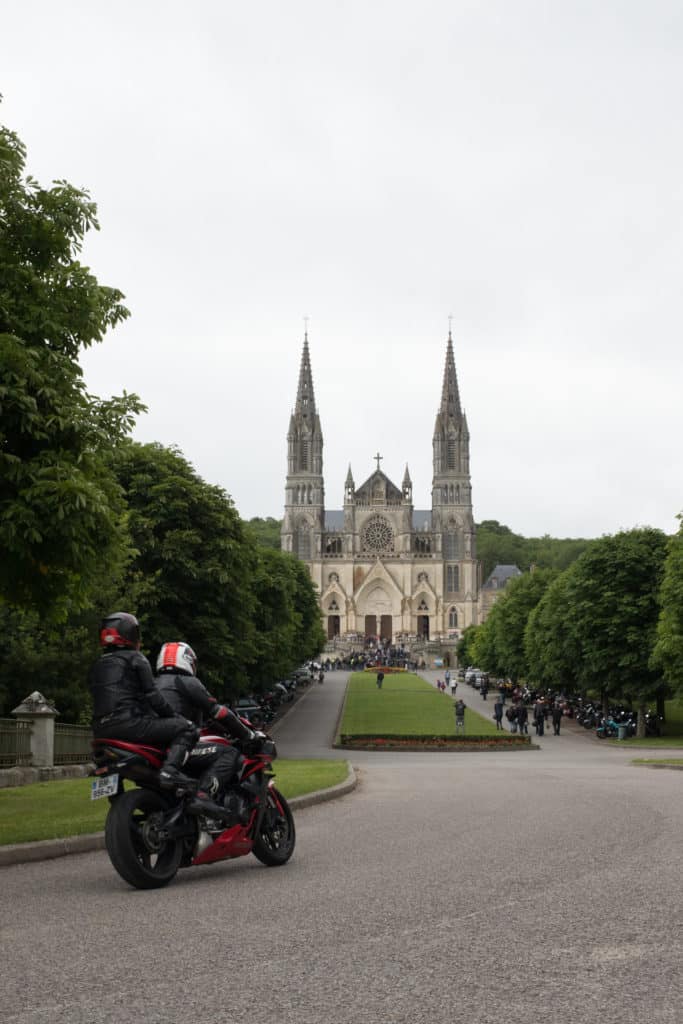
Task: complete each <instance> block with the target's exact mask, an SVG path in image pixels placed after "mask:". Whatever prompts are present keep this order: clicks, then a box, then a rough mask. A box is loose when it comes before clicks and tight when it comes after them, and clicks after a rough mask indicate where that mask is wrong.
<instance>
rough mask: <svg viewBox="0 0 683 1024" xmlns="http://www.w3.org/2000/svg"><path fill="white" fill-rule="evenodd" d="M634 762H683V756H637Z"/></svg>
mask: <svg viewBox="0 0 683 1024" xmlns="http://www.w3.org/2000/svg"><path fill="white" fill-rule="evenodd" d="M633 764H683V757H635V758H634V759H633Z"/></svg>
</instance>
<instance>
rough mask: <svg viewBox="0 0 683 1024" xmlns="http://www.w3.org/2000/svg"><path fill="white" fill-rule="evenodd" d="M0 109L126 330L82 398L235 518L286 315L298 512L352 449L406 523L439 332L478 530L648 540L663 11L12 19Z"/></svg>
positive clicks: (674, 124)
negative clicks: (175, 450)
mask: <svg viewBox="0 0 683 1024" xmlns="http://www.w3.org/2000/svg"><path fill="white" fill-rule="evenodd" d="M0 91H1V92H2V93H3V94H4V102H3V104H2V106H1V107H0V119H2V122H3V123H4V124H6V125H8V126H9V127H10V128H12V129H13V130H15V131H16V132H17V133H18V134H19V135H20V137H21V138H22V139H23V141H24V142H25V143H26V145H27V146H28V169H29V171H30V172H31V173H32V174H34V175H35V176H36V177H37V178H38V179H39V180H40V181H41V182H42V183H45V184H46V183H48V182H49V181H50V180H51V179H53V178H66V179H68V180H69V181H71V182H72V183H73V184H75V185H79V186H83V187H86V188H88V189H89V190H90V192H91V194H92V196H93V198H94V199H95V201H96V202H97V204H98V207H99V215H100V221H101V226H102V230H101V232H100V233H99V234H98V235H95V236H92V237H91V238H90V239H89V241H88V243H87V247H86V250H85V252H84V257H83V258H84V262H86V263H88V264H89V265H90V266H91V267H92V268H93V270H94V271H95V273H96V274H97V275H98V277H99V279H100V280H101V281H102V282H103V283H106V284H111V285H115V286H117V287H119V288H121V289H122V290H123V291H124V292H125V294H126V297H127V304H128V306H129V307H130V309H131V311H132V314H133V315H132V317H131V319H130V321H129V322H128V323H127V324H125V325H124V326H122V327H119V328H118V329H117V330H116V331H114V332H112V333H111V334H110V335H109V337H108V339H107V340H106V342H105V343H104V344H103V345H101V346H99V347H98V348H97V349H96V350H94V351H93V352H91V353H89V354H87V355H86V356H85V358H84V360H83V365H84V368H85V373H86V379H87V382H88V386H89V388H90V389H91V390H92V391H93V392H94V393H96V394H101V395H107V394H110V393H118V392H120V391H121V390H123V389H124V388H125V389H127V390H128V391H136V392H138V393H139V394H140V395H141V396H142V398H143V400H144V401H145V402H146V403H147V405H148V406H149V410H150V411H149V414H148V415H147V416H145V417H143V418H141V420H140V421H139V425H138V427H137V429H136V434H135V436H136V437H137V438H138V439H139V440H142V441H146V440H158V441H161V442H163V443H165V444H176V445H178V446H179V447H180V449H181V450H182V451H183V452H184V454H185V455H186V456H187V458H188V459H189V460H190V461H191V462H192V463H193V464H194V466H195V467H196V469H197V470H198V471H199V472H200V473H201V474H202V476H204V478H205V479H207V480H208V481H210V482H212V483H217V484H220V485H221V486H223V487H225V489H226V490H227V491H228V492H229V493H230V494H231V495H232V496H233V498H234V500H235V503H236V505H237V508H238V510H239V512H240V514H241V515H243V516H245V517H246V518H249V517H251V516H254V515H263V516H266V515H273V516H276V517H280V516H281V514H282V505H283V500H284V478H285V473H286V443H285V435H286V431H287V426H288V420H289V413H290V410H291V407H292V405H293V403H294V398H295V393H296V384H297V378H298V369H299V361H300V357H301V348H302V341H303V317H304V316H306V315H307V316H310V322H309V342H310V350H311V361H312V367H313V374H314V382H315V392H316V399H317V403H318V408H319V412H320V416H321V421H322V427H323V434H324V438H325V449H324V464H325V465H324V468H325V484H326V501H327V505H328V507H330V508H334V507H340V505H341V502H342V495H343V484H344V478H345V476H346V470H347V467H348V464H349V462H350V463H351V465H352V468H353V472H354V476H355V479H356V483H360V482H362V481H363V480H364V479H365V478H366V477H367V476H368V475H369V474H370V472H371V471H372V469H373V467H374V465H375V463H374V462H373V461H372V456H373V455H374V453H375V452H376V451H378V450H379V451H380V452H381V453H382V455H383V456H384V461H383V463H382V468H383V469H384V470H385V472H386V473H387V474H388V475H389V476H390V477H391V478H392V479H393V480H394V481H396V482H397V483H399V484H400V481H401V478H402V475H403V470H404V466H405V463H406V462H408V464H409V466H410V471H411V475H412V479H413V485H414V486H413V493H414V499H415V504H416V506H418V507H428V506H429V504H430V487H431V469H432V464H431V454H432V452H431V440H432V431H433V426H434V417H435V414H436V411H437V407H438V403H439V397H440V391H441V380H442V373H443V366H444V359H445V352H446V337H447V332H448V315H449V314H452V315H453V338H454V344H455V358H456V366H457V370H458V377H459V384H460V393H461V398H462V401H463V405H464V407H465V409H466V411H467V416H468V421H469V427H470V433H471V466H472V483H473V499H474V512H475V518H476V519H477V520H481V519H490V518H493V519H499V520H500V521H501V522H504V523H506V524H507V525H509V526H510V527H511V528H512V529H514V530H516V531H518V532H521V533H523V534H525V535H527V536H532V535H538V534H543V533H550V534H552V535H554V536H596V535H599V534H601V533H605V532H613V531H615V530H618V529H620V528H622V527H624V528H629V527H632V526H635V525H638V524H650V525H654V526H659V527H661V528H663V529H665V530H666V531H667V532H673V530H674V529H675V528H676V525H677V523H676V520H675V515H676V513H677V512H679V511H681V510H682V509H683V498H682V496H681V477H682V475H683V474H682V472H681V470H682V462H683V458H682V456H681V447H680V434H681V422H682V419H683V413H682V411H681V404H680V400H679V396H680V393H681V370H682V368H683V355H682V354H681V353H682V348H683V346H681V339H680V335H681V326H682V323H683V312H682V310H681V257H682V255H683V237H682V236H683V230H682V214H683V184H682V182H683V178H682V176H681V167H682V166H683V159H682V158H683V134H682V133H681V110H682V109H683V7H682V6H681V5H680V3H678V2H671V3H668V2H662V0H654V2H645V0H643V2H639V3H636V2H628V0H619V2H605V0H600V2H599V3H596V2H564V3H560V2H556V3H550V2H540V0H539V2H531V0H498V2H485V0H480V2H476V3H475V2H471V3H470V2H463V0H460V2H457V0H450V2H429V0H427V2H425V0H421V2H420V3H417V2H415V3H405V2H400V0H399V2H396V0H394V2H392V3H389V2H377V0H375V2H372V0H371V2H368V0H363V2H357V0H351V2H336V3H332V2H324V0H323V2H320V0H317V2H296V0H290V3H287V4H283V3H274V2H272V0H265V2H261V3H259V4H258V5H256V4H254V5H250V4H244V3H243V2H242V3H239V4H238V3H236V2H232V0H227V2H226V0H222V2H218V0H204V2H201V3H198V4H195V5H194V6H193V7H191V6H190V5H188V4H180V3H177V2H170V3H169V2H163V3H162V2H160V0H147V2H144V3H143V2H139V0H136V2H135V3H133V2H130V0H124V2H121V0H119V2H118V3H116V4H107V5H105V4H102V3H96V2H93V0H87V2H86V0H83V2H74V0H66V2H64V3H60V4H54V3H51V2H48V0H44V2H36V0H24V2H23V3H22V4H21V5H19V4H15V5H11V6H10V5H5V9H4V10H3V16H2V35H1V37H0Z"/></svg>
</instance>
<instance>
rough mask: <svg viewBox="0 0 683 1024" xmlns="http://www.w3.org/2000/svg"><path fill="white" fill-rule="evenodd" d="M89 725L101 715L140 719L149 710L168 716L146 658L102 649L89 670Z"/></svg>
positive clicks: (170, 712)
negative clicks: (101, 652) (91, 700)
mask: <svg viewBox="0 0 683 1024" xmlns="http://www.w3.org/2000/svg"><path fill="white" fill-rule="evenodd" d="M88 685H89V687H90V692H91V693H92V699H93V711H92V714H93V724H96V723H99V722H100V720H101V719H102V718H140V717H143V716H149V715H151V714H153V713H156V714H157V715H159V716H161V718H168V717H169V716H170V715H174V714H175V711H174V710H173V707H172V706H171V705H170V704H169V703H168V701H166V700H164V698H163V697H162V695H161V694H160V693H159V691H158V690H157V688H156V686H155V685H154V676H153V675H152V670H151V668H150V666H149V662H148V661H147V658H145V656H144V654H140V652H139V651H132V650H128V649H126V648H115V649H114V650H113V651H106V652H105V653H104V654H103V655H102V657H101V658H100V659H99V661H96V662H95V664H94V665H93V667H92V668H91V670H90V675H89V677H88Z"/></svg>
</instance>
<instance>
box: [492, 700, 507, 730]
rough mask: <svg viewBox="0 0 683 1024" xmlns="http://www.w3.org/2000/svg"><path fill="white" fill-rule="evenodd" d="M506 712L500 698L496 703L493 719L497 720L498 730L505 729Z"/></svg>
mask: <svg viewBox="0 0 683 1024" xmlns="http://www.w3.org/2000/svg"><path fill="white" fill-rule="evenodd" d="M504 710H505V708H504V706H503V702H502V700H501V699H500V697H499V698H498V700H497V701H496V703H495V704H494V705H493V717H494V718H495V720H496V729H502V728H503V712H504Z"/></svg>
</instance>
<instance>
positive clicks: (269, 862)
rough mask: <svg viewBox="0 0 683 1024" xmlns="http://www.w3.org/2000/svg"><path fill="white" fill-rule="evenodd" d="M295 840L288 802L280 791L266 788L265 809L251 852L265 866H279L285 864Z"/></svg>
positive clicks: (291, 852)
mask: <svg viewBox="0 0 683 1024" xmlns="http://www.w3.org/2000/svg"><path fill="white" fill-rule="evenodd" d="M278 804H279V806H278ZM280 808H281V809H282V810H280ZM295 842H296V831H295V829H294V818H293V817H292V812H291V811H290V809H289V804H288V803H287V801H286V800H285V798H284V797H283V795H282V793H280V792H278V790H276V789H275V790H274V789H272V788H271V789H269V790H268V796H267V797H266V809H265V811H264V812H263V819H262V821H261V828H260V831H259V833H258V835H257V836H256V838H255V839H254V846H253V849H252V852H253V854H254V856H255V857H256V858H257V860H260V861H261V863H262V864H265V865H266V866H267V867H269V868H273V867H279V866H280V865H281V864H286V863H287V861H288V860H289V858H290V857H291V856H292V854H293V853H294V844H295Z"/></svg>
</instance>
